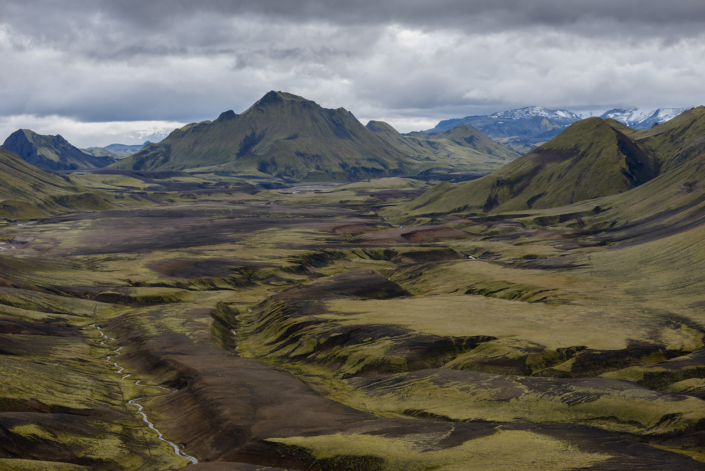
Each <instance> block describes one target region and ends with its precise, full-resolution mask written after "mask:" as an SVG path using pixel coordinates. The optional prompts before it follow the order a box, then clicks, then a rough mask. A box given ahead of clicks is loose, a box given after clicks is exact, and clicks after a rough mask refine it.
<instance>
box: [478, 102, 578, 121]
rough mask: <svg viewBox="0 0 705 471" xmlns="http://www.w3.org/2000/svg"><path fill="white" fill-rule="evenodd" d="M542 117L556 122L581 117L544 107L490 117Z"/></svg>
mask: <svg viewBox="0 0 705 471" xmlns="http://www.w3.org/2000/svg"><path fill="white" fill-rule="evenodd" d="M537 116H538V117H542V118H548V119H555V120H564V119H569V120H573V121H578V120H579V119H580V116H578V115H577V114H575V113H573V112H572V111H567V110H549V109H547V108H544V107H543V106H527V107H526V108H519V109H517V110H509V111H501V112H499V113H494V114H491V115H489V117H490V118H496V119H529V118H534V117H537Z"/></svg>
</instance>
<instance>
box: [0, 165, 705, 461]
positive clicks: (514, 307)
mask: <svg viewBox="0 0 705 471" xmlns="http://www.w3.org/2000/svg"><path fill="white" fill-rule="evenodd" d="M101 172H102V171H101ZM101 172H96V173H92V172H74V173H72V174H69V178H70V179H71V180H72V181H78V180H77V179H79V178H80V181H81V182H82V184H83V185H85V186H92V187H94V188H96V189H97V190H96V191H103V192H106V193H107V194H111V195H115V194H122V195H128V194H132V195H133V197H134V198H137V199H136V200H135V203H132V204H131V205H125V206H122V207H114V208H105V209H100V208H96V210H92V211H91V212H74V213H73V214H59V215H57V216H55V217H48V218H44V219H41V220H38V221H36V222H34V221H31V222H34V223H33V224H26V222H27V221H28V220H27V219H25V220H15V221H11V220H6V221H7V222H6V223H4V225H3V226H2V227H1V228H0V237H2V240H3V241H4V242H5V244H6V246H7V247H8V249H7V250H4V251H3V252H2V253H0V264H2V267H3V268H2V271H1V272H0V273H1V275H0V278H1V279H0V283H1V285H2V287H1V288H0V315H2V321H1V323H0V325H1V329H2V333H1V334H0V350H2V355H0V361H1V362H2V365H1V366H0V368H2V371H3V377H4V378H5V386H4V387H3V388H2V394H3V398H2V401H1V402H0V404H2V412H0V422H2V427H1V428H0V434H1V435H0V436H1V437H2V438H1V439H0V467H2V468H3V469H180V468H182V467H184V466H188V467H189V469H194V470H196V469H218V470H220V469H228V470H254V469H301V470H304V469H331V470H334V469H380V470H382V469H385V470H386V469H390V470H396V469H399V470H402V469H403V470H407V469H419V470H422V469H468V468H469V467H472V468H473V469H474V468H476V467H477V468H480V469H523V468H526V469H536V468H541V469H556V470H559V469H560V470H564V469H565V470H567V469H576V468H580V469H586V468H587V469H624V468H625V467H627V466H629V467H632V468H633V467H639V468H640V469H674V470H675V469H678V470H683V469H702V468H703V466H705V465H703V462H704V461H705V454H703V449H704V448H703V442H702V436H703V433H704V432H703V431H702V424H703V423H705V402H703V398H705V394H704V393H703V390H704V389H705V388H704V386H703V384H702V383H703V379H702V378H705V376H704V374H705V373H703V369H702V366H701V364H702V361H701V360H700V359H699V358H700V355H701V352H702V350H701V349H702V347H703V336H704V335H705V328H704V327H703V325H704V324H705V319H703V318H702V316H701V314H700V307H701V304H702V297H701V295H700V293H701V292H702V286H701V285H702V283H703V282H702V277H701V276H699V275H698V274H699V273H701V270H702V268H701V267H700V265H701V263H702V260H703V258H702V257H701V256H699V255H698V254H700V253H701V252H700V251H701V250H702V249H701V247H700V246H701V245H702V243H701V240H700V237H698V236H697V234H699V232H700V230H701V229H700V227H701V226H699V225H697V224H692V225H691V226H690V227H683V228H682V229H680V230H673V231H671V232H658V231H653V230H651V229H649V230H647V229H648V228H647V227H646V225H648V224H653V222H650V221H645V222H644V223H640V224H634V223H633V222H632V221H633V219H632V220H631V221H630V222H624V223H618V225H616V226H613V227H611V228H608V227H605V229H604V230H597V231H587V230H584V228H585V227H589V226H590V225H591V221H593V220H594V221H599V220H600V218H604V217H605V214H604V213H594V212H593V213H590V211H591V210H592V208H593V207H594V206H595V203H594V202H593V201H589V202H587V203H585V204H584V206H585V208H584V209H581V207H580V206H579V205H580V203H576V204H575V205H573V206H567V207H565V208H546V209H537V208H534V209H530V210H525V211H521V212H515V213H512V212H505V213H500V214H497V215H485V214H475V215H473V214H470V213H467V212H466V213H462V211H461V212H458V211H454V212H451V213H447V214H436V215H421V214H417V215H415V216H414V215H411V216H410V215H409V213H408V212H405V211H406V210H405V208H406V207H407V206H408V205H409V204H410V203H409V202H410V201H411V200H415V199H417V198H419V197H420V196H421V195H422V194H423V193H424V192H426V191H427V189H428V188H431V185H430V184H428V183H425V182H422V181H418V180H413V179H403V178H387V179H380V180H371V181H370V182H365V181H363V182H358V183H352V184H330V183H298V184H293V185H280V186H282V187H281V188H276V185H270V184H266V183H265V182H262V181H259V182H258V181H256V180H249V181H247V182H245V181H241V182H234V181H228V179H227V178H225V177H224V178H223V181H221V182H217V181H210V182H209V183H207V182H206V181H205V180H204V181H201V182H200V183H199V185H201V186H200V187H198V189H196V186H194V183H193V182H191V183H189V182H184V181H181V183H180V180H183V179H184V177H183V176H179V175H172V176H168V174H161V175H156V174H145V173H142V174H141V173H139V172H136V171H131V172H132V173H122V174H121V173H111V174H105V173H101ZM115 172H117V171H115ZM155 176H158V177H159V179H157V180H155V179H154V177H155ZM211 178H212V177H211ZM89 182H92V183H91V184H90V185H89ZM154 182H160V184H161V186H160V187H159V188H156V187H155V186H154ZM471 183H472V182H471ZM180 184H183V185H186V186H184V187H182V188H179V187H178V185H180ZM189 185H191V186H189ZM444 185H447V184H444ZM461 185H468V183H465V184H461ZM267 186H269V187H271V188H266V187H267ZM442 186H443V185H441V187H442ZM150 188H151V189H150ZM639 188H641V186H640V187H639ZM434 191H437V190H434ZM630 191H635V190H630ZM630 191H628V192H627V193H625V194H629V193H630ZM421 198H423V197H421ZM420 201H422V199H421V200H420ZM567 213H579V214H581V216H580V217H581V219H582V221H583V226H582V227H578V226H573V225H571V224H572V223H574V222H575V220H574V219H570V220H566V221H561V219H562V218H563V216H561V214H567ZM588 213H590V214H588ZM574 217H575V216H574ZM563 219H564V218H563ZM554 220H555V223H550V222H547V221H554ZM559 221H561V222H559ZM690 221H691V222H693V221H695V220H694V219H692V218H691V219H690ZM649 234H651V235H650V236H649ZM635 267H638V269H635ZM675 294H677V296H676V295H675ZM106 338H109V339H113V338H114V339H115V340H114V341H106ZM109 339H108V340H109ZM108 356H109V357H110V358H109V361H106V357H108ZM116 373H117V374H116ZM28 377H31V378H33V380H32V381H27V380H26V378H28ZM160 388H161V389H160ZM165 389H166V391H165ZM172 391H173V392H172ZM138 398H142V399H138ZM137 401H139V402H137ZM137 404H138V405H139V406H140V407H141V408H143V409H139V411H138V407H136V405H137ZM140 412H141V413H144V414H145V416H142V415H141V414H140ZM149 423H151V424H152V426H153V428H152V427H150V426H149ZM155 429H156V430H155ZM157 431H158V433H159V434H162V435H163V437H164V439H165V440H167V441H161V440H160V437H159V434H158V433H157ZM169 442H171V443H173V444H175V445H176V446H178V447H179V450H183V451H180V453H179V454H177V453H175V451H174V448H173V447H172V445H170V444H169ZM188 456H190V457H193V460H194V461H198V463H197V464H192V462H191V461H189V459H187V457H188Z"/></svg>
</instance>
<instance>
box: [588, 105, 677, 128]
mask: <svg viewBox="0 0 705 471" xmlns="http://www.w3.org/2000/svg"><path fill="white" fill-rule="evenodd" d="M687 109H688V108H659V109H657V110H640V109H639V108H626V109H619V108H615V109H613V110H609V111H607V112H605V113H604V114H603V115H602V116H600V117H601V118H602V119H607V118H612V119H614V120H617V121H619V122H621V123H624V124H626V125H627V126H629V127H630V128H632V129H648V128H650V127H651V126H653V125H654V123H659V124H660V123H665V122H666V121H668V120H670V119H673V118H675V117H676V116H678V115H679V114H681V113H683V112H684V111H686V110H687Z"/></svg>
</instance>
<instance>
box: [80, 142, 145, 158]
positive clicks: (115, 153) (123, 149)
mask: <svg viewBox="0 0 705 471" xmlns="http://www.w3.org/2000/svg"><path fill="white" fill-rule="evenodd" d="M147 144H149V141H147V142H145V143H144V144H136V145H129V144H110V145H109V146H105V147H89V148H88V149H81V151H82V152H85V153H86V154H90V155H92V156H94V157H112V158H113V159H115V160H119V159H122V158H124V157H127V156H129V155H132V154H134V153H135V152H139V151H140V150H142V148H143V147H144V146H146V145H147Z"/></svg>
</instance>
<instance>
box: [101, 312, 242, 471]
mask: <svg viewBox="0 0 705 471" xmlns="http://www.w3.org/2000/svg"><path fill="white" fill-rule="evenodd" d="M90 327H93V328H94V329H96V330H97V331H98V333H100V338H101V339H103V340H101V341H100V344H101V345H105V342H112V341H114V340H115V339H114V338H112V337H108V336H107V335H105V334H104V333H103V331H102V330H101V329H100V327H99V326H96V325H95V324H91V325H90ZM233 334H235V332H233ZM120 350H122V347H119V348H117V349H116V350H113V355H108V356H107V357H106V358H105V361H107V362H108V363H112V364H113V366H115V368H117V370H116V371H115V373H116V374H120V375H121V374H122V372H123V371H125V368H124V367H121V366H120V365H118V364H117V363H116V362H114V361H113V360H112V357H113V356H114V355H120ZM130 376H132V375H130V374H127V375H125V376H123V377H122V379H126V378H129V377H130ZM135 385H136V386H141V387H147V388H159V389H163V390H165V391H168V392H167V394H173V393H175V392H176V391H177V390H176V389H169V388H165V387H163V386H150V385H149V384H140V380H137V381H136V382H135ZM162 395H164V394H162ZM153 397H159V396H145V397H137V398H135V399H132V400H130V401H128V402H127V403H128V404H129V405H131V406H137V408H138V409H137V412H139V413H140V415H141V416H142V420H144V422H145V423H146V424H147V426H148V427H149V428H151V429H152V430H154V431H155V432H157V435H158V436H159V440H161V441H163V442H166V443H168V444H169V445H171V447H172V448H173V449H174V453H176V454H177V455H178V456H180V457H182V458H186V459H187V460H189V461H190V462H191V463H193V464H196V463H198V460H197V459H196V458H195V457H193V456H191V455H187V454H186V453H184V452H183V451H182V450H181V448H180V447H179V445H177V444H176V443H174V442H172V441H169V440H167V439H166V438H164V435H162V432H160V431H159V430H158V429H157V428H156V427H155V426H154V424H153V423H152V422H151V421H150V420H149V418H148V417H147V414H145V413H144V412H143V409H144V406H142V404H139V403H138V402H137V401H141V400H142V399H152V398H153Z"/></svg>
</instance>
